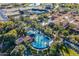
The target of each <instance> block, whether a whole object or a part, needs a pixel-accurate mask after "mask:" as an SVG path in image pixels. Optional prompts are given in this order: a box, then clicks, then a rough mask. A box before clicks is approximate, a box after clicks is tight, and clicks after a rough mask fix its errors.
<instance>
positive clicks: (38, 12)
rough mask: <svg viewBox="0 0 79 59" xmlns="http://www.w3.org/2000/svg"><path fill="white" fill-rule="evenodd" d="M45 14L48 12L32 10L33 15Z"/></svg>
mask: <svg viewBox="0 0 79 59" xmlns="http://www.w3.org/2000/svg"><path fill="white" fill-rule="evenodd" d="M47 12H48V11H47V10H39V9H32V13H34V14H43V13H47Z"/></svg>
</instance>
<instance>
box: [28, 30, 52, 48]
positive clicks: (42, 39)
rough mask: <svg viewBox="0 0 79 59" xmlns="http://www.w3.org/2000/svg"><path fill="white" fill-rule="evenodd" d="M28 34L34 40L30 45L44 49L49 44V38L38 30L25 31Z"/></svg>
mask: <svg viewBox="0 0 79 59" xmlns="http://www.w3.org/2000/svg"><path fill="white" fill-rule="evenodd" d="M27 34H28V35H30V36H31V37H33V38H34V41H33V42H32V43H31V45H32V46H33V47H34V48H36V49H45V48H48V47H49V44H50V42H51V38H50V37H48V36H46V35H44V34H43V33H41V32H40V31H38V30H29V31H28V32H27Z"/></svg>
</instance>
